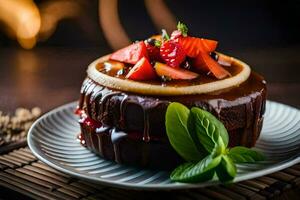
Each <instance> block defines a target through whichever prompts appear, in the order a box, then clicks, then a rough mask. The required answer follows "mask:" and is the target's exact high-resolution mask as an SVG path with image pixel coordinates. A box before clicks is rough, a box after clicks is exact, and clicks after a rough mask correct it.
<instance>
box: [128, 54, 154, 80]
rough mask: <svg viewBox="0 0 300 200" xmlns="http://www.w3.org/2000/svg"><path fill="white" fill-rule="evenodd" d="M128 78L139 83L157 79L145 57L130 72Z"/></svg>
mask: <svg viewBox="0 0 300 200" xmlns="http://www.w3.org/2000/svg"><path fill="white" fill-rule="evenodd" d="M126 78H128V79H132V80H139V81H142V80H152V79H155V78H156V73H155V71H154V69H153V67H152V65H151V64H150V63H149V61H148V60H147V58H145V57H143V58H141V59H140V60H139V61H138V62H137V63H136V64H135V65H134V66H133V68H132V69H131V70H130V71H129V72H128V74H127V75H126Z"/></svg>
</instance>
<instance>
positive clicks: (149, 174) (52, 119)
mask: <svg viewBox="0 0 300 200" xmlns="http://www.w3.org/2000/svg"><path fill="white" fill-rule="evenodd" d="M76 105H77V102H73V103H69V104H66V105H64V106H61V107H59V108H56V109H54V110H53V111H51V112H49V113H47V114H45V115H44V116H42V117H41V118H40V119H38V120H37V121H36V122H35V123H34V124H33V126H32V127H31V129H30V130H29V134H28V145H29V147H30V149H31V150H32V152H33V154H34V155H35V156H37V157H38V158H39V159H40V160H41V161H43V162H44V163H46V164H48V165H50V166H51V167H53V168H55V169H57V170H59V171H62V172H64V173H67V174H70V175H72V176H75V177H77V178H81V179H86V180H89V181H94V182H97V183H100V184H103V185H108V186H113V187H122V188H132V189H148V190H151V189H153V190H154V189H155V190H157V189H184V188H185V189H186V188H195V187H204V186H208V185H214V184H219V182H218V181H216V180H212V181H208V182H204V183H198V184H185V183H174V182H171V181H170V179H169V178H168V177H169V172H166V171H159V170H146V169H142V168H134V167H129V166H126V165H120V164H117V163H115V162H111V161H108V160H105V159H103V158H101V157H99V156H97V155H95V154H94V153H92V152H90V151H89V150H87V149H86V148H85V147H83V146H81V145H80V143H79V142H78V141H77V140H76V136H77V135H78V133H79V132H80V129H79V124H78V122H77V121H78V119H77V117H76V116H75V115H74V110H75V107H76ZM255 148H256V149H257V150H259V151H262V152H263V153H264V154H265V155H266V157H267V160H266V161H264V162H263V163H259V164H243V165H238V174H237V176H236V178H235V179H234V182H238V181H243V180H247V179H252V178H256V177H259V176H263V175H266V174H270V173H273V172H276V171H279V170H282V169H284V168H287V167H289V166H292V165H294V164H296V163H299V162H300V111H299V110H297V109H295V108H292V107H290V106H287V105H283V104H280V103H275V102H270V101H267V106H266V114H265V120H264V125H263V129H262V132H261V135H260V138H259V140H258V142H257V144H256V146H255Z"/></svg>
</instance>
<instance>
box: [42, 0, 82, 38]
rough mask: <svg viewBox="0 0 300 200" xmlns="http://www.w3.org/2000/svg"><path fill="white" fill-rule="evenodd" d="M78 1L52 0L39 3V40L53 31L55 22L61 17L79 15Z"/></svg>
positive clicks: (55, 25)
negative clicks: (40, 19) (40, 21)
mask: <svg viewBox="0 0 300 200" xmlns="http://www.w3.org/2000/svg"><path fill="white" fill-rule="evenodd" d="M80 12H81V7H80V1H78V0H77V1H74V0H72V1H70V0H52V1H46V2H43V3H42V4H41V5H40V13H41V17H42V26H41V29H40V32H39V40H46V39H48V38H49V37H50V36H51V35H52V34H53V33H54V31H55V29H56V27H57V24H58V22H59V21H61V20H62V19H68V18H74V17H77V16H80Z"/></svg>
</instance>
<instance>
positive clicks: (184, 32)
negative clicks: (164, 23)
mask: <svg viewBox="0 0 300 200" xmlns="http://www.w3.org/2000/svg"><path fill="white" fill-rule="evenodd" d="M177 30H179V31H180V32H181V34H182V36H184V37H186V36H187V33H188V30H189V29H188V27H187V26H186V25H185V24H184V23H181V22H178V24H177Z"/></svg>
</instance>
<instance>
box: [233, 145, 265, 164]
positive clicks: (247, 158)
mask: <svg viewBox="0 0 300 200" xmlns="http://www.w3.org/2000/svg"><path fill="white" fill-rule="evenodd" d="M228 155H229V156H230V158H231V159H232V160H233V161H234V162H235V163H254V162H256V161H263V160H265V157H264V156H263V154H261V153H259V152H257V151H254V150H252V149H249V148H246V147H241V146H237V147H233V148H232V149H230V150H229V154H228Z"/></svg>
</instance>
